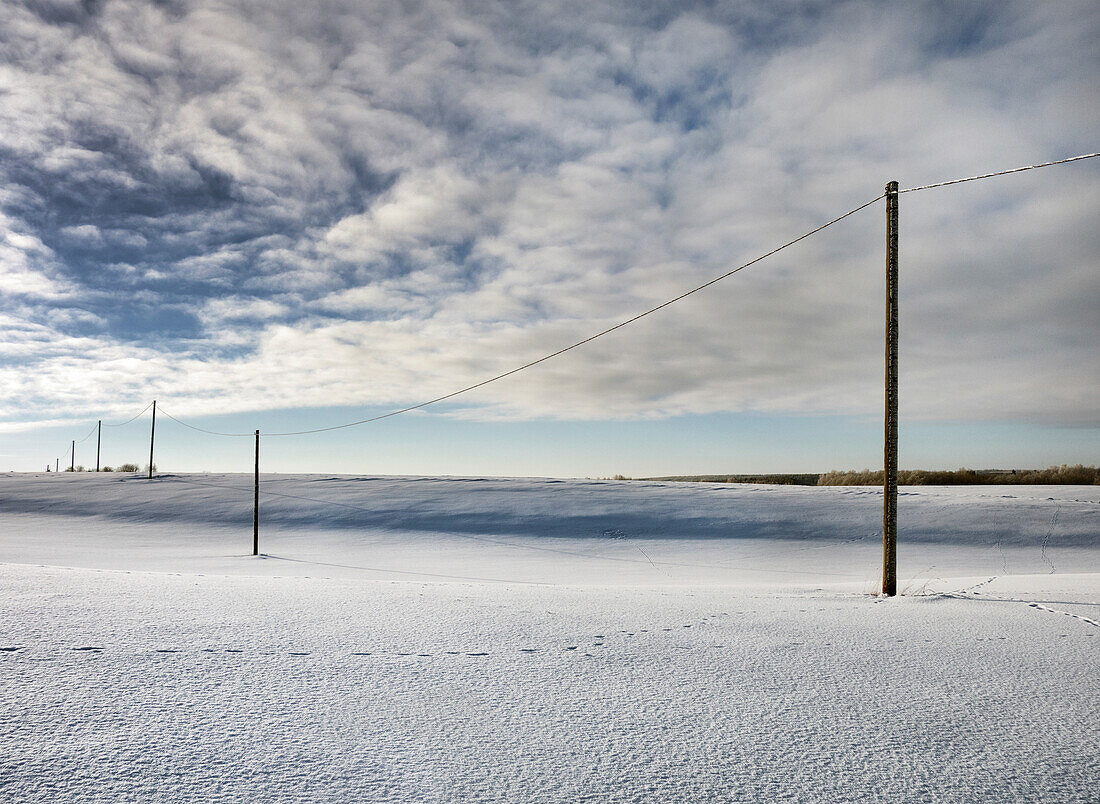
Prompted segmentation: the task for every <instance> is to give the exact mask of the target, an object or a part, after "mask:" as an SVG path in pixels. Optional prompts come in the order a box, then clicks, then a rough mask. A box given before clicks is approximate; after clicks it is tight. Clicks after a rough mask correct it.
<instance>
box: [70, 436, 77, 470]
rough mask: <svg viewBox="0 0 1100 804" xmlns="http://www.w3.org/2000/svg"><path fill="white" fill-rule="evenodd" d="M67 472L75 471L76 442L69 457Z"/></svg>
mask: <svg viewBox="0 0 1100 804" xmlns="http://www.w3.org/2000/svg"><path fill="white" fill-rule="evenodd" d="M69 471H70V472H75V471H76V442H75V441H74V442H73V451H72V453H71V454H70V456H69Z"/></svg>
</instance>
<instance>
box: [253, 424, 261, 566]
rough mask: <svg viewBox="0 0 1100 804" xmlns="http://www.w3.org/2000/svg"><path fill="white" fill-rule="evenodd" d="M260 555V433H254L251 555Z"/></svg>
mask: <svg viewBox="0 0 1100 804" xmlns="http://www.w3.org/2000/svg"><path fill="white" fill-rule="evenodd" d="M259 554H260V431H259V430H257V431H256V474H255V482H254V483H253V494H252V555H254V556H258V555H259Z"/></svg>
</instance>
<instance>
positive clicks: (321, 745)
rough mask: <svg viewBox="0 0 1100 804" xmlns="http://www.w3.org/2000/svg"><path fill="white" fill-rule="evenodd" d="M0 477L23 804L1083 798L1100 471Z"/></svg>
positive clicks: (1093, 758) (14, 777)
mask: <svg viewBox="0 0 1100 804" xmlns="http://www.w3.org/2000/svg"><path fill="white" fill-rule="evenodd" d="M881 501H882V498H881V494H880V493H879V492H878V491H877V490H875V489H870V488H799V487H774V486H735V485H719V484H671V483H640V482H613V481H558V480H477V479H457V478H379V477H324V476H286V475H271V476H267V475H265V476H264V477H263V478H262V495H261V512H260V516H261V548H260V549H261V552H262V553H263V555H262V556H260V557H253V556H251V555H250V552H251V546H252V478H251V477H250V476H244V475H178V476H175V475H169V476H162V477H159V478H157V479H155V480H153V481H148V480H145V479H141V478H137V477H135V476H132V475H90V474H84V475H72V474H61V475H53V474H50V475H30V474H23V475H14V474H13V475H7V476H0V532H2V535H0V594H2V598H0V599H2V601H3V603H2V606H3V608H2V610H0V614H2V616H3V620H2V622H3V626H2V628H3V631H2V634H0V649H2V650H0V683H2V689H3V692H4V706H3V707H0V799H2V800H5V801H34V802H38V801H42V802H45V801H51V802H52V801H81V802H85V801H102V802H118V801H226V802H229V801H233V802H237V801H316V802H322V801H471V800H488V801H547V802H551V801H553V802H557V801H581V800H591V801H708V800H713V801H785V800H788V801H890V802H898V801H901V802H904V801H914V802H917V801H921V802H923V801H937V802H938V801H970V800H973V799H980V800H985V801H1051V802H1053V801H1058V802H1063V801H1081V802H1085V801H1089V802H1091V801H1095V800H1096V795H1095V789H1096V788H1097V785H1098V784H1100V750H1098V742H1100V741H1098V737H1100V706H1098V704H1097V702H1098V701H1100V680H1098V669H1100V662H1098V661H1097V660H1098V658H1100V488H1098V487H1080V486H1077V487H1067V486H1060V487H1010V486H996V487H956V488H905V489H903V490H902V497H901V500H900V505H899V509H900V517H901V528H900V547H899V577H900V579H901V583H900V587H901V588H902V589H904V590H905V591H906V594H905V595H903V596H902V597H899V598H895V599H890V600H885V599H881V598H877V597H874V596H873V595H871V594H869V593H870V592H871V591H872V590H873V589H874V588H875V587H876V586H877V584H878V578H879V572H880V562H881V544H880V537H879V533H880V518H881Z"/></svg>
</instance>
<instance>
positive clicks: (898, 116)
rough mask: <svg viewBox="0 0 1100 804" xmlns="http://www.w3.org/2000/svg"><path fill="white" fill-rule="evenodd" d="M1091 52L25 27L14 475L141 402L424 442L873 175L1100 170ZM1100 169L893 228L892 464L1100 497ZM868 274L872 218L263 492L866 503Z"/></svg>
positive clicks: (15, 243)
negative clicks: (513, 371)
mask: <svg viewBox="0 0 1100 804" xmlns="http://www.w3.org/2000/svg"><path fill="white" fill-rule="evenodd" d="M1098 41H1100V6H1098V5H1097V4H1096V3H1095V2H1091V0H1090V1H1089V2H1072V1H1069V2H1057V3H1034V2H1011V1H1006V0H997V1H996V2H980V1H978V0H975V1H974V2H966V3H953V2H925V3H904V4H899V3H890V2H872V1H871V0H857V1H855V2H809V1H807V2H793V1H789V2H783V1H777V0H768V1H766V2H765V0H760V1H759V2H741V1H740V0H728V1H727V2H701V3H691V2H683V1H680V2H631V3H612V2H599V0H583V2H571V1H570V0H557V1H555V0H539V2H493V1H492V0H469V2H457V1H456V2H442V1H433V0H425V2H416V1H414V0H409V1H408V2H384V1H383V0H316V1H315V2H301V0H293V2H291V1H290V0H286V1H285V2H284V0H160V1H159V2H154V1H153V0H83V1H82V2H80V1H79V0H9V2H5V3H3V4H2V5H0V327H2V331H3V339H2V344H0V349H2V351H0V468H13V469H40V468H42V466H43V465H44V464H45V462H46V461H47V460H52V458H53V457H54V456H55V454H57V453H58V452H59V451H60V450H61V448H62V446H63V445H64V444H67V443H68V441H69V440H70V439H72V438H77V439H78V438H81V437H82V436H84V435H85V433H86V432H87V431H88V427H89V426H90V425H91V424H94V423H95V421H96V420H97V419H100V418H102V419H104V420H105V421H108V422H110V421H123V420H125V419H126V418H129V417H130V416H131V415H133V414H135V413H137V412H138V411H140V410H141V409H142V408H143V407H144V406H145V405H146V404H147V403H148V402H149V401H150V400H151V399H153V398H157V399H158V400H159V403H160V405H161V406H162V407H163V408H164V409H165V410H167V411H168V412H170V413H171V414H173V415H175V416H177V417H179V418H181V419H184V420H187V421H189V422H192V423H194V424H197V425H199V426H202V427H207V428H211V429H227V430H232V431H251V430H253V429H255V428H257V427H259V428H261V429H262V430H267V431H273V430H296V429H305V428H310V427H323V426H327V425H331V424H335V423H339V422H342V421H349V420H353V419H358V418H364V417H366V416H370V415H375V414H377V413H381V412H384V411H386V410H389V409H391V408H393V407H402V406H405V405H409V404H414V403H417V402H420V401H423V400H425V399H429V398H432V397H434V396H437V395H440V394H445V393H448V392H450V391H453V390H455V389H456V388H459V387H462V386H465V385H468V384H470V383H473V382H477V381H479V380H482V379H484V378H486V377H488V376H492V375H494V374H496V373H498V372H501V371H505V370H507V369H510V368H512V367H514V366H516V365H519V364H521V363H525V362H527V361H528V360H531V359H533V358H536V357H539V356H540V355H542V354H545V353H547V352H551V351H554V350H556V349H558V348H560V347H561V346H563V345H566V344H568V343H571V342H573V341H576V340H579V339H580V338H583V337H586V336H588V335H590V334H592V333H594V332H596V331H599V330H601V329H603V328H605V327H607V326H609V325H611V324H613V323H616V322H617V321H620V320H622V319H624V318H627V317H629V316H631V315H634V314H635V313H637V312H639V311H641V310H644V309H646V308H648V307H650V306H653V305H655V304H657V303H660V302H661V301H664V300H665V299H667V298H670V297H672V296H675V295H677V294H679V293H681V292H683V291H684V290H686V289H689V288H691V287H693V286H695V285H698V284H700V283H702V282H704V281H707V280H709V279H711V278H713V277H714V276H716V275H718V274H721V273H723V272H724V271H725V270H727V269H728V268H729V267H731V266H734V265H737V264H739V263H741V262H744V261H747V260H749V259H751V258H753V257H755V256H757V255H758V254H760V253H762V252H765V251H767V250H769V249H771V248H772V247H774V246H775V245H778V244H779V243H781V242H783V241H785V240H788V239H790V238H792V237H794V236H797V235H799V234H801V233H802V232H804V231H806V230H808V229H811V228H813V227H814V226H817V225H819V224H820V223H823V222H825V221H826V220H829V219H830V218H833V217H835V216H836V215H838V214H840V213H842V212H844V211H846V210H848V209H851V208H852V207H855V206H857V205H859V204H861V203H863V202H865V201H868V200H870V199H872V198H874V197H875V196H876V195H878V194H880V193H881V192H882V188H883V185H884V184H885V182H886V181H888V180H890V179H896V180H898V181H899V182H900V183H901V185H902V187H912V186H917V185H920V184H924V183H928V182H935V181H939V180H944V179H950V178H955V177H959V176H967V175H973V174H976V173H983V172H987V171H994V170H998V169H1003V168H1010V167H1015V166H1018V165H1025V164H1031V163H1034V162H1040V161H1045V160H1052V159H1059V158H1063V157H1067V156H1072V155H1076V154H1082V153H1089V152H1093V151H1097V150H1100V147H1098V146H1100V138H1098V135H1097V132H1098V131H1100V89H1098V88H1100V52H1098V50H1097V47H1096V43H1097V42H1098ZM1098 163H1100V159H1096V160H1086V161H1082V162H1077V163H1074V164H1071V165H1063V166H1057V167H1051V168H1046V169H1043V170H1036V171H1031V172H1028V173H1023V174H1018V175H1015V176H1008V177H1002V178H997V179H990V180H987V181H982V182H974V183H970V184H964V185H960V186H957V187H952V188H944V189H940V190H929V191H925V192H921V193H912V194H908V195H904V196H902V198H901V271H902V328H903V329H902V331H903V336H902V383H903V385H902V397H901V399H902V419H903V427H904V429H903V442H902V456H901V463H902V464H903V465H904V466H927V467H939V466H947V467H951V468H953V467H956V466H959V465H971V466H984V465H1037V464H1046V463H1051V462H1064V461H1069V462H1077V461H1081V462H1085V463H1096V462H1097V461H1098V460H1100V397H1098V395H1097V387H1098V380H1100V349H1097V347H1096V344H1097V343H1098V342H1100V337H1098V336H1100V265H1098V257H1097V255H1098V254H1100V226H1098V225H1097V224H1098V215H1097V213H1098V210H1100V181H1098V179H1100V164H1098ZM883 240H884V236H883V207H882V202H879V203H878V204H876V205H874V206H872V207H870V208H868V209H867V210H864V211H863V212H861V213H859V214H858V215H855V216H853V217H851V218H849V219H847V220H845V221H844V222H842V223H839V224H837V225H836V226H834V227H832V228H830V229H828V230H827V231H825V232H823V233H821V234H820V235H818V236H816V237H814V238H812V239H810V240H807V241H805V242H803V243H801V244H799V245H797V246H795V247H793V248H791V249H789V250H787V251H784V252H783V253H782V254H780V255H777V256H776V257H774V258H771V259H769V260H767V261H765V262H762V263H760V264H758V265H756V266H753V267H752V268H750V269H748V270H746V271H744V272H742V273H739V274H737V275H736V276H734V277H731V278H730V279H728V280H725V281H724V282H722V283H720V284H718V285H716V286H714V287H712V288H710V289H708V290H707V291H705V292H703V293H700V294H698V295H696V296H693V297H691V298H690V299H687V300H684V301H683V302H680V303H678V304H677V305H675V306H673V307H671V308H669V309H666V310H664V311H662V312H660V313H658V314H655V315H653V316H650V317H648V318H646V319H644V320H643V321H641V322H638V323H637V324H635V325H633V326H631V327H629V328H626V329H623V330H621V331H618V332H616V333H614V334H613V335H610V336H608V337H606V338H603V339H601V340H600V341H598V342H596V343H593V344H590V345H588V346H586V347H583V348H581V349H578V350H576V351H574V352H571V353H569V354H568V355H566V356H563V357H561V358H558V359H556V360H554V361H551V362H548V363H546V364H544V365H541V366H539V367H536V368H534V369H532V370H530V371H528V372H525V373H523V374H520V375H517V376H515V377H512V378H509V379H507V380H504V381H502V382H499V383H496V384H494V385H491V386H489V387H486V388H484V389H481V390H479V391H477V392H474V393H472V394H470V395H468V396H464V397H461V398H460V399H457V400H454V401H453V402H451V403H449V404H447V405H443V406H439V407H438V408H430V409H428V410H426V411H423V412H420V413H418V414H415V415H409V416H407V417H398V418H397V419H392V420H387V421H386V422H384V423H379V424H373V425H366V426H364V427H361V428H355V429H351V430H345V431H339V432H338V433H337V434H336V435H335V436H327V437H318V438H314V439H305V438H298V439H284V440H283V441H282V442H280V444H279V445H278V446H273V447H272V452H271V453H265V454H270V455H271V456H272V459H273V461H274V465H272V467H271V468H278V469H281V470H283V471H290V470H293V469H300V470H313V471H326V470H327V471H377V472H425V473H451V474H462V473H487V474H564V475H586V474H603V473H611V472H623V473H626V474H634V475H643V474H661V473H671V472H707V471H713V472H721V471H784V470H791V471H795V470H802V471H813V470H825V469H829V468H862V467H863V466H873V465H875V464H876V463H877V462H879V461H880V454H881V446H880V440H881V433H880V428H881V407H882V402H881V398H882V317H883V313H882V306H883V302H882V296H883V286H884V282H883V278H882V273H883V262H884V257H883ZM147 424H148V423H147V420H145V421H144V423H142V421H141V420H139V422H136V423H135V425H133V426H130V427H127V428H117V429H116V430H112V431H110V432H111V439H110V443H111V444H113V445H115V447H114V448H115V450H116V454H117V456H118V457H116V458H115V460H122V459H123V457H125V458H126V459H128V460H129V459H133V460H135V462H137V460H138V459H139V458H140V450H139V448H138V446H137V445H138V444H139V443H140V440H141V439H142V438H146V437H147V432H146V430H145V429H144V428H146V427H147ZM173 426H174V427H175V429H172V427H173ZM134 427H139V428H140V429H141V431H140V432H132V431H133V430H134ZM162 432H163V435H162V438H163V439H164V449H165V450H167V452H166V453H164V454H165V455H166V456H167V458H166V460H169V462H171V463H172V465H174V466H176V468H183V469H203V468H208V469H233V468H240V469H247V468H248V463H247V461H244V465H243V466H238V465H237V464H240V463H242V461H241V460H240V455H241V454H246V453H247V451H248V445H247V444H243V443H241V440H239V439H238V440H234V439H221V440H219V439H216V438H213V437H203V436H200V435H199V434H197V433H194V432H192V431H186V430H183V429H182V428H179V427H178V425H173V424H172V423H171V422H170V421H166V422H165V424H164V425H163V431H162ZM126 439H132V445H131V442H130V441H126ZM93 442H94V439H93ZM273 443H274V442H273ZM122 444H126V449H127V450H130V451H131V452H128V453H127V454H126V455H125V456H122V454H121V453H120V452H118V450H119V449H120V448H121V447H120V445H122ZM83 446H84V447H86V446H87V442H86V443H85V445H83ZM131 453H132V454H131ZM78 462H81V463H88V462H89V458H88V455H87V452H85V453H84V455H83V460H80V459H79V456H78ZM91 462H94V455H93V456H92V458H91Z"/></svg>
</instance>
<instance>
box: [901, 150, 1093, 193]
mask: <svg viewBox="0 0 1100 804" xmlns="http://www.w3.org/2000/svg"><path fill="white" fill-rule="evenodd" d="M1097 156H1100V151H1098V152H1097V153H1094V154H1081V155H1080V156H1071V157H1068V158H1066V159H1056V160H1054V161H1053V162H1040V163H1039V164H1038V165H1025V166H1024V167H1018V168H1012V169H1010V170H998V171H997V172H995V173H983V174H982V175H980V176H968V177H967V178H965V179H951V180H949V181H939V182H936V183H935V184H923V185H921V186H920V187H907V188H906V189H904V190H898V193H899V194H900V193H915V192H917V191H919V190H931V189H932V188H934V187H947V186H949V185H952V184H962V183H963V182H967V181H978V180H979V179H991V178H993V177H994V176H1007V175H1008V174H1009V173H1022V172H1023V171H1025V170H1035V169H1036V168H1045V167H1050V166H1051V165H1064V164H1066V163H1067V162H1078V161H1080V160H1082V159H1092V158H1093V157H1097Z"/></svg>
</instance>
